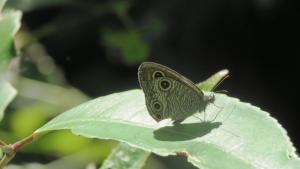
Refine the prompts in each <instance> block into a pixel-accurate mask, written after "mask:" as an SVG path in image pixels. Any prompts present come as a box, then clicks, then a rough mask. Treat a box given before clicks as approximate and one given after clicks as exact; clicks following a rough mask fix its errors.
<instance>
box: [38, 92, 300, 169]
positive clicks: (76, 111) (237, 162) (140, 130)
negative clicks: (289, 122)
mask: <svg viewBox="0 0 300 169" xmlns="http://www.w3.org/2000/svg"><path fill="white" fill-rule="evenodd" d="M206 94H210V93H206ZM215 96H216V101H215V105H218V106H219V107H221V108H218V107H216V106H215V105H210V106H209V107H208V109H207V110H206V112H207V114H208V115H209V119H213V118H214V117H215V116H216V114H218V113H219V115H218V116H217V118H216V120H215V121H211V122H200V120H199V117H200V118H201V115H198V118H197V117H190V118H188V119H187V120H185V121H184V122H183V124H180V125H176V126H173V125H172V123H171V122H170V121H169V120H164V121H162V122H161V123H156V122H155V121H154V120H153V119H152V118H151V117H150V116H149V114H148V112H147V109H146V107H145V100H144V94H143V92H142V91H141V90H130V91H125V92H121V93H114V94H111V95H108V96H104V97H100V98H97V99H94V100H92V101H89V102H87V103H84V104H82V105H80V106H77V107H75V108H73V109H71V110H69V111H67V112H65V113H63V114H61V115H60V116H58V117H56V118H54V119H53V120H52V121H50V122H48V123H47V124H46V125H44V126H43V127H42V128H40V129H38V130H37V131H36V133H40V132H45V131H51V130H60V129H71V131H72V132H73V133H75V134H78V135H83V136H86V137H90V138H99V139H115V140H119V141H122V142H126V143H129V144H130V145H134V146H136V147H138V148H141V149H143V150H146V151H150V152H153V153H156V154H158V155H162V156H166V155H174V154H178V155H185V156H187V157H188V161H190V162H191V163H193V164H194V165H195V166H197V167H199V168H207V169H227V168H230V169H231V168H243V169H248V168H249V169H250V168H272V169H285V168H296V167H297V166H299V165H300V160H299V158H298V157H297V156H296V154H295V148H294V147H293V145H292V143H291V142H290V139H289V138H288V136H287V134H286V131H285V130H284V129H283V128H282V127H281V126H280V125H279V124H278V122H277V121H276V120H274V119H273V118H271V117H270V116H269V114H268V113H267V112H265V111H262V110H260V109H259V108H257V107H255V106H252V105H250V104H248V103H243V102H241V101H239V100H238V99H235V98H232V97H229V96H226V95H223V94H215ZM202 115H203V113H202ZM274 138H276V139H274Z"/></svg>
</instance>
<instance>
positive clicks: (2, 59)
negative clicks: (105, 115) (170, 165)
mask: <svg viewBox="0 0 300 169" xmlns="http://www.w3.org/2000/svg"><path fill="white" fill-rule="evenodd" d="M5 2H6V1H4V0H0V11H1V9H2V7H3V6H4V4H5ZM132 4H134V1H110V2H96V1H94V2H93V1H90V2H85V1H78V0H9V1H8V2H7V4H6V5H5V12H4V13H2V14H1V16H0V65H5V66H3V67H5V68H7V66H8V64H10V62H11V57H13V56H15V55H18V57H19V58H20V59H19V60H17V62H16V63H17V64H14V65H13V67H10V68H13V70H14V72H13V75H14V77H13V78H14V79H13V85H14V87H15V88H16V89H17V91H18V96H17V97H16V98H15V100H14V101H13V102H12V104H10V105H9V109H7V113H6V115H5V119H4V121H3V122H2V123H1V129H0V138H1V140H4V141H6V142H7V143H12V142H15V141H18V140H20V139H22V138H24V137H26V136H28V135H29V134H31V133H32V132H33V131H35V130H36V129H37V128H39V127H40V126H42V125H43V124H44V123H46V122H47V121H48V120H50V119H51V118H53V117H55V116H56V115H57V114H59V113H60V112H63V111H64V110H66V109H69V108H70V107H73V106H75V105H77V104H79V103H81V102H84V101H86V100H88V99H89V97H88V96H86V95H85V94H83V93H82V92H81V91H80V90H78V89H76V88H74V87H72V86H71V85H69V84H68V82H67V80H66V79H65V77H64V72H62V71H61V69H60V68H59V66H58V65H56V63H55V62H54V60H53V59H52V56H51V55H50V54H49V53H48V52H47V49H46V47H45V46H44V45H43V44H42V43H40V39H41V38H43V37H47V36H53V35H56V33H57V32H61V31H62V30H63V31H65V32H68V31H69V29H74V27H76V26H78V25H84V23H86V22H87V20H88V21H89V20H93V21H97V20H99V19H101V18H102V17H103V15H106V14H107V13H109V14H110V15H111V14H112V15H114V16H115V17H117V18H118V20H119V21H120V23H121V24H123V26H122V27H123V28H122V29H115V28H114V25H112V26H111V25H101V24H100V25H99V26H98V27H97V30H100V31H98V32H100V34H98V36H99V37H98V38H99V42H100V44H101V45H103V46H104V47H105V51H106V52H107V53H106V55H107V58H108V60H109V61H111V62H114V60H115V58H117V59H118V60H119V59H120V61H121V63H122V64H124V65H127V66H131V65H137V64H139V63H140V62H142V61H144V60H145V59H146V58H147V57H148V55H149V52H150V47H149V44H148V42H147V36H148V35H149V33H150V34H151V33H153V32H156V31H159V29H160V26H161V24H159V23H160V22H159V18H155V17H154V18H152V19H150V21H149V22H146V23H134V21H133V19H132V18H131V17H130V16H129V10H130V9H131V8H132ZM53 7H60V8H62V9H63V8H65V9H72V8H74V9H75V11H76V10H77V9H79V8H83V9H84V8H86V9H93V10H89V11H90V12H87V13H86V14H87V15H86V16H85V17H83V18H82V17H81V16H80V14H79V15H77V16H76V15H70V17H71V18H72V19H70V18H68V16H67V17H66V15H64V14H63V15H58V16H57V17H56V18H55V19H50V20H45V21H44V24H43V25H42V26H40V27H37V28H35V29H34V30H31V29H28V28H27V25H26V24H27V23H26V21H23V23H22V24H23V25H22V27H21V30H19V32H18V33H17V30H18V29H19V28H20V26H21V25H20V19H21V12H20V11H15V10H11V9H12V8H13V9H19V10H21V11H22V12H23V13H24V15H27V14H30V13H33V12H35V11H38V10H49V9H51V8H53ZM74 16H75V17H74ZM76 17H78V18H76ZM86 18H88V19H86ZM61 21H63V23H65V21H66V25H64V29H61V25H60V24H61V23H62V22H61ZM68 21H70V22H68ZM65 28H69V29H65ZM16 33H17V34H16ZM15 34H16V35H15ZM14 42H15V43H14ZM15 47H16V49H17V52H15ZM1 89H5V91H7V90H6V88H2V87H1ZM0 91H2V90H0ZM0 95H3V92H0ZM0 98H1V96H0ZM0 101H1V103H4V102H2V100H0ZM1 103H0V104H1ZM7 104H8V102H7ZM2 107H3V109H4V108H5V106H1V108H2ZM115 145H116V142H113V141H99V140H93V139H87V138H84V137H81V136H75V135H73V134H71V133H70V132H69V131H59V132H53V133H49V134H47V135H45V136H43V137H41V138H40V139H38V140H37V141H35V142H33V143H31V144H29V145H28V146H26V147H25V148H24V149H22V150H21V152H22V153H24V154H25V155H26V159H28V158H33V159H34V158H35V155H38V156H39V157H40V158H41V159H44V158H45V159H48V160H46V162H43V163H46V164H42V163H39V162H40V161H39V159H34V161H35V163H27V160H26V159H23V158H22V157H23V156H22V153H21V155H18V156H17V157H16V158H17V160H16V161H17V163H15V164H11V165H10V166H8V167H7V168H9V169H19V168H20V169H21V168H30V169H32V168H45V169H48V168H56V169H60V168H64V169H65V168H72V169H76V168H78V169H79V168H85V167H86V166H87V165H88V164H89V163H92V164H94V163H95V164H99V163H101V162H102V161H103V160H104V158H106V157H107V156H108V154H109V152H110V151H111V149H112V147H114V146H115ZM1 154H2V153H1ZM21 163H22V164H21ZM149 163H151V165H148V166H150V167H147V168H153V167H152V166H160V162H158V161H157V160H150V162H149ZM162 168H163V167H162Z"/></svg>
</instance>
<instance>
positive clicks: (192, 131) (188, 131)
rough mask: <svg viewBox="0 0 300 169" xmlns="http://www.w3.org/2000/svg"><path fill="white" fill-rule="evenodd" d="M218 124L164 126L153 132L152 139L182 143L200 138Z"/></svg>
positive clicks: (218, 124)
mask: <svg viewBox="0 0 300 169" xmlns="http://www.w3.org/2000/svg"><path fill="white" fill-rule="evenodd" d="M221 124H222V123H220V122H202V123H183V124H176V125H174V126H166V127H162V128H159V129H157V130H155V131H154V137H155V138H156V139H158V140H161V141H184V140H191V139H194V138H197V137H202V136H204V135H206V134H208V133H210V132H211V131H212V130H213V129H216V128H218V127H219V126H220V125H221Z"/></svg>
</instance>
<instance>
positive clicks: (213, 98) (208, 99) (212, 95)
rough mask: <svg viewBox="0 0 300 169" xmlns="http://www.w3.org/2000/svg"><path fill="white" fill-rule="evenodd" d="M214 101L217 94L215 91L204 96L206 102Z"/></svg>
mask: <svg viewBox="0 0 300 169" xmlns="http://www.w3.org/2000/svg"><path fill="white" fill-rule="evenodd" d="M214 101H215V95H214V94H213V93H212V94H210V95H208V96H206V97H204V102H205V103H206V104H209V103H213V102H214Z"/></svg>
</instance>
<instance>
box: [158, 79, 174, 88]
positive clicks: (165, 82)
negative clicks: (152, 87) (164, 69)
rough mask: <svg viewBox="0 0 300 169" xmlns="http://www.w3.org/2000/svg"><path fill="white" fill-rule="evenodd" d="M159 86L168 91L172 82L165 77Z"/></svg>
mask: <svg viewBox="0 0 300 169" xmlns="http://www.w3.org/2000/svg"><path fill="white" fill-rule="evenodd" d="M159 87H160V88H161V89H162V90H164V91H167V90H169V89H170V88H171V82H170V80H168V79H163V80H161V81H160V82H159Z"/></svg>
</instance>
